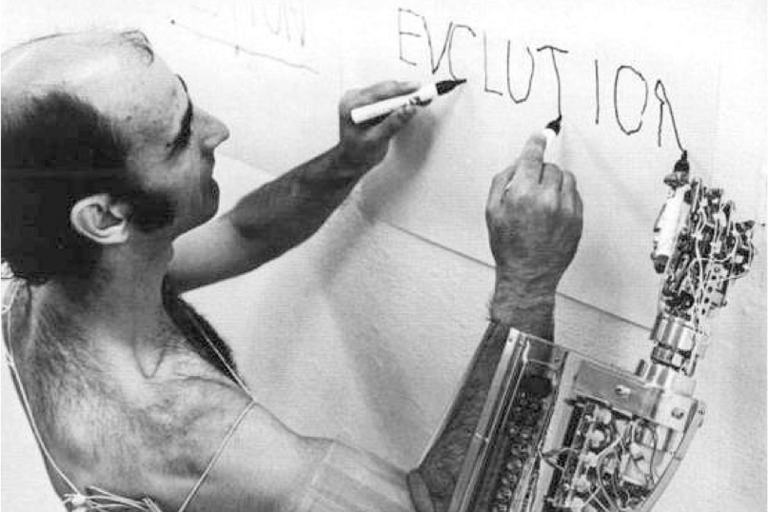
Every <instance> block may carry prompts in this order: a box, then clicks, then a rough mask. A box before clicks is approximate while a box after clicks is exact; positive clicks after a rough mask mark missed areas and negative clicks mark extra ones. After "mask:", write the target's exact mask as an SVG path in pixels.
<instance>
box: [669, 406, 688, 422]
mask: <svg viewBox="0 0 768 512" xmlns="http://www.w3.org/2000/svg"><path fill="white" fill-rule="evenodd" d="M684 416H685V411H684V410H682V409H680V408H679V407H675V408H674V409H672V417H673V418H675V419H676V420H681V419H683V417H684Z"/></svg>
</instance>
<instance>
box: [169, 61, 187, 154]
mask: <svg viewBox="0 0 768 512" xmlns="http://www.w3.org/2000/svg"><path fill="white" fill-rule="evenodd" d="M176 76H177V77H178V78H179V81H180V82H181V85H182V87H184V90H185V91H186V90H187V84H186V83H184V79H183V78H181V77H180V76H178V75H176ZM191 126H192V100H191V99H190V98H189V96H187V110H186V111H185V112H184V116H183V117H182V118H181V127H180V128H179V132H178V133H177V134H176V137H174V138H173V141H171V142H170V143H168V147H169V148H171V153H174V152H175V151H176V150H178V149H179V148H181V147H182V146H184V145H185V144H186V142H187V139H188V138H189V135H190V133H191Z"/></svg>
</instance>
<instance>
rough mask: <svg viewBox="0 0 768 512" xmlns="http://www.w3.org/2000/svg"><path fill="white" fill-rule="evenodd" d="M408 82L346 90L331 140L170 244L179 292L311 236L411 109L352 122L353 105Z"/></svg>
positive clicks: (398, 91)
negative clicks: (333, 143)
mask: <svg viewBox="0 0 768 512" xmlns="http://www.w3.org/2000/svg"><path fill="white" fill-rule="evenodd" d="M416 87H417V86H416V85H415V84H410V83H402V82H382V83H379V84H376V85H374V86H372V87H369V88H366V89H361V90H355V91H350V92H348V93H347V94H345V95H344V97H343V98H342V100H341V102H340V103H339V132H340V133H339V143H338V144H337V145H336V146H334V147H333V148H331V149H330V150H328V151H326V152H325V153H323V154H321V155H319V156H317V157H315V158H313V159H312V160H310V161H308V162H306V163H304V164H302V165H300V166H298V167H296V168H295V169H293V170H291V171H289V172H287V173H285V174H284V175H282V176H280V177H279V178H277V179H275V180H274V181H271V182H269V183H267V184H265V185H264V186H262V187H260V188H258V189H256V190H255V191H253V192H251V193H250V194H248V195H246V196H245V197H243V198H242V199H241V200H240V201H239V202H238V204H237V205H236V206H235V207H234V208H233V209H232V210H231V211H229V212H227V213H226V214H224V215H222V216H220V217H218V218H216V219H214V220H213V221H211V222H209V223H207V224H205V225H203V226H201V227H200V228H197V229H195V230H193V231H191V232H190V233H188V234H185V235H183V236H182V237H180V238H179V239H178V240H176V242H175V243H174V258H173V260H172V262H171V265H170V270H169V276H170V278H171V280H172V281H173V282H174V286H175V287H176V288H177V289H179V290H181V291H187V290H190V289H193V288H197V287H199V286H203V285H206V284H210V283H214V282H217V281H220V280H222V279H227V278H230V277H234V276H237V275H239V274H242V273H245V272H248V271H250V270H253V269H255V268H256V267H258V266H260V265H262V264H264V263H266V262H268V261H270V260H271V259H273V258H276V257H277V256H280V255H281V254H283V253H284V252H286V251H287V250H289V249H291V248H292V247H295V246H297V245H299V244H300V243H302V242H303V241H304V240H306V239H307V238H309V237H310V236H312V234H314V233H315V232H316V231H317V230H318V229H319V228H320V226H321V225H322V224H323V223H324V222H325V220H326V219H327V218H328V217H329V216H330V214H331V213H332V212H333V211H334V210H335V209H336V208H337V207H338V206H339V205H340V204H341V203H342V202H343V201H344V199H345V198H346V197H347V195H348V194H349V192H350V191H351V190H352V188H353V187H354V186H355V184H356V183H357V182H358V181H359V180H360V178H362V177H363V176H364V175H365V174H366V173H367V172H368V171H369V170H370V169H371V168H373V167H374V166H376V165H377V164H378V163H379V162H381V161H382V160H383V159H384V157H385V156H386V154H387V149H388V147H389V141H390V139H391V138H392V137H393V136H394V135H395V134H396V133H397V132H398V131H400V129H401V128H402V127H403V126H405V124H406V123H407V122H408V121H409V120H410V119H411V118H412V117H413V114H414V112H415V107H413V106H408V107H403V108H401V109H399V110H396V111H395V112H393V113H392V114H390V115H389V116H387V117H386V118H384V119H383V120H379V121H378V122H377V121H374V122H369V123H365V124H361V125H355V124H354V123H352V121H351V118H350V112H351V110H352V109H353V108H355V107H357V106H360V105H366V104H369V103H373V102H375V101H380V100H382V99H385V98H389V97H392V96H399V95H402V94H407V93H409V92H412V91H414V90H415V89H416Z"/></svg>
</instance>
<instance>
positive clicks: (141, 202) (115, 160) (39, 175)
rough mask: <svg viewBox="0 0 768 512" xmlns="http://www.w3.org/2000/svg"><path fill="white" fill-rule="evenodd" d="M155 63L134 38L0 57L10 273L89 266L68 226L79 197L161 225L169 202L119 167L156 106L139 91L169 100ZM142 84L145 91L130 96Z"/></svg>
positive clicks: (104, 38) (58, 44)
mask: <svg viewBox="0 0 768 512" xmlns="http://www.w3.org/2000/svg"><path fill="white" fill-rule="evenodd" d="M155 64H156V62H155V58H154V53H153V52H152V49H151V47H150V46H149V42H148V41H147V39H146V37H145V36H144V35H143V34H141V33H140V32H121V33H104V32H97V33H83V34H66V35H55V36H49V37H45V38H40V39H36V40H33V41H30V42H27V43H24V44H22V45H19V46H16V47H14V48H12V49H10V50H8V51H6V52H4V53H3V59H2V73H3V82H2V105H3V118H2V181H3V183H2V196H3V197H2V209H3V212H2V214H3V215H2V218H3V226H2V238H3V240H2V255H3V259H4V260H6V261H8V262H9V263H10V264H11V267H12V268H13V270H14V272H15V273H16V274H17V275H19V276H22V277H28V278H33V279H35V278H37V279H47V278H49V277H52V276H54V275H58V274H66V273H81V272H86V273H87V272H88V271H89V270H90V269H91V268H92V267H93V263H94V262H95V261H96V259H97V253H98V250H97V249H98V248H97V247H95V246H94V244H93V243H91V242H90V241H89V240H87V239H84V238H83V237H81V236H79V234H78V233H76V232H75V230H74V229H73V226H72V225H71V223H70V211H71V209H72V207H73V206H74V205H75V204H76V203H77V202H78V201H79V200H81V199H83V198H84V197H89V196H92V195H94V194H100V193H106V194H109V195H110V197H113V198H115V199H117V200H123V201H126V202H127V203H130V204H131V205H132V206H133V207H134V212H133V213H134V217H135V218H136V220H137V223H139V224H140V225H142V226H143V227H146V228H148V229H151V227H152V226H157V225H163V224H166V223H167V222H169V220H170V218H171V217H172V213H171V212H172V207H171V206H170V203H169V201H168V200H167V199H166V198H164V197H162V196H160V195H157V194H151V193H148V192H147V191H145V190H143V188H142V187H141V184H140V180H139V179H138V176H137V175H136V174H135V173H131V172H128V165H127V161H128V158H129V155H130V152H131V150H132V148H135V147H137V145H138V144H137V140H138V139H137V138H136V137H134V134H135V133H136V132H141V131H142V130H143V129H144V128H145V127H146V125H151V124H152V122H151V121H150V120H148V119H147V112H148V111H152V109H153V108H154V109H155V110H157V105H147V104H146V103H151V102H150V101H149V98H148V95H149V94H152V93H157V89H158V87H160V88H163V87H164V88H165V89H166V99H167V98H168V97H171V96H173V95H174V94H175V89H174V87H173V86H169V85H168V83H169V80H170V79H169V77H168V76H167V75H169V71H168V70H167V68H164V67H161V68H156V67H155ZM163 66H164V65H163ZM148 76H150V78H147V77H148ZM171 77H172V75H171ZM147 83H150V85H154V87H155V88H154V90H153V89H152V88H151V87H149V89H150V90H149V91H144V95H142V94H132V92H133V91H139V90H141V89H142V88H144V89H146V88H147V87H146V85H147ZM138 114H144V115H138ZM131 118H136V122H134V123H132V124H131V123H128V122H127V120H129V119H131ZM168 122H170V121H167V123H168ZM156 124H157V123H156ZM161 124H162V123H161ZM142 220H143V221H144V224H141V222H142Z"/></svg>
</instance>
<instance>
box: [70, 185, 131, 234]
mask: <svg viewBox="0 0 768 512" xmlns="http://www.w3.org/2000/svg"><path fill="white" fill-rule="evenodd" d="M129 212H130V208H129V206H128V205H127V204H125V203H122V202H116V201H114V199H112V197H111V196H109V194H96V195H92V196H88V197H86V198H83V199H81V200H80V201H78V202H77V203H75V206H73V207H72V210H71V211H70V213H69V221H70V223H71V224H72V227H73V228H75V230H76V231H77V232H78V233H80V234H81V235H83V236H84V237H87V238H90V239H91V240H93V241H94V242H96V243H97V244H102V245H114V244H121V243H123V242H125V241H126V240H128V234H129V233H128V214H129Z"/></svg>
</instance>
